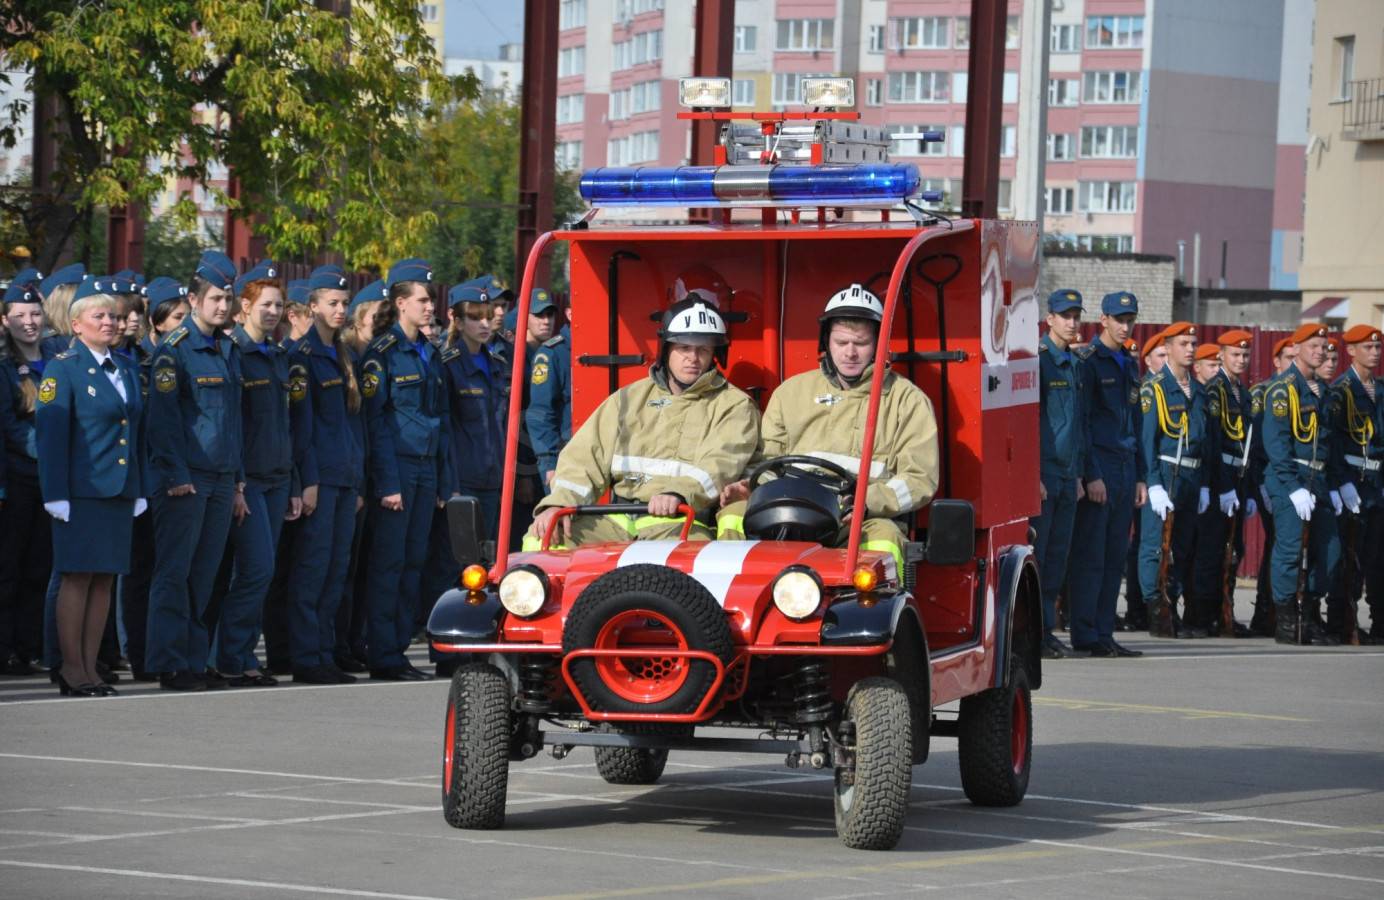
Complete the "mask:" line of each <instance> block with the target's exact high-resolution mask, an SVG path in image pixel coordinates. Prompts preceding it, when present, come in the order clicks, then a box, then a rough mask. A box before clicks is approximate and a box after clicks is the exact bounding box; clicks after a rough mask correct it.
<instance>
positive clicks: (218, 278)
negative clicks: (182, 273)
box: [193, 250, 235, 290]
mask: <svg viewBox="0 0 1384 900" xmlns="http://www.w3.org/2000/svg"><path fill="white" fill-rule="evenodd" d="M193 274H195V275H196V276H197V277H198V278H200V279H202V280H203V281H205V282H206V283H207V284H210V285H211V286H212V287H215V288H221V289H223V290H228V289H230V288H231V287H233V286H234V285H235V263H233V262H231V258H230V257H229V256H227V255H226V254H224V253H222V252H221V251H220V250H206V251H204V252H203V253H202V258H201V259H199V260H198V261H197V269H196V271H195V272H194V273H193Z"/></svg>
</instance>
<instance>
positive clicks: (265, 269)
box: [235, 259, 279, 297]
mask: <svg viewBox="0 0 1384 900" xmlns="http://www.w3.org/2000/svg"><path fill="white" fill-rule="evenodd" d="M278 278H279V267H278V265H277V264H276V263H275V262H274V260H272V259H262V260H260V261H259V262H258V263H256V264H255V265H254V266H253V267H252V268H251V269H250V271H248V272H246V273H245V274H244V275H241V276H240V277H239V278H237V279H236V280H235V295H236V296H237V297H239V296H240V295H241V293H242V292H244V290H245V288H246V286H247V285H249V284H250V283H251V282H254V281H275V280H277V279H278Z"/></svg>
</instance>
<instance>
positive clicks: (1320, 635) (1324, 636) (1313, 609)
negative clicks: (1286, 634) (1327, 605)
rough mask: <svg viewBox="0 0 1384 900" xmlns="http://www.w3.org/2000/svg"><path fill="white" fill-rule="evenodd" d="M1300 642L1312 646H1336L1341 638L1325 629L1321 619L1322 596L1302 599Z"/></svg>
mask: <svg viewBox="0 0 1384 900" xmlns="http://www.w3.org/2000/svg"><path fill="white" fill-rule="evenodd" d="M1302 607H1303V617H1302V642H1303V643H1304V644H1311V645H1312V646H1313V647H1338V646H1340V644H1341V639H1340V638H1339V637H1337V636H1336V635H1335V634H1332V633H1331V632H1330V631H1328V630H1327V627H1326V623H1325V622H1323V621H1322V598H1320V597H1309V598H1307V599H1305V600H1303V601H1302Z"/></svg>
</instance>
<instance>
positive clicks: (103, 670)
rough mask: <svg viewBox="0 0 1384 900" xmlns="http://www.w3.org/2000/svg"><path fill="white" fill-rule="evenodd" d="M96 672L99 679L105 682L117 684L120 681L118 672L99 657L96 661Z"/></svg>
mask: <svg viewBox="0 0 1384 900" xmlns="http://www.w3.org/2000/svg"><path fill="white" fill-rule="evenodd" d="M96 674H97V675H100V676H101V680H102V681H103V682H105V683H106V684H118V683H119V682H120V675H119V673H117V672H116V671H115V670H114V669H112V668H111V667H110V666H108V665H106V664H105V663H103V662H101V660H99V659H98V660H97V661H96Z"/></svg>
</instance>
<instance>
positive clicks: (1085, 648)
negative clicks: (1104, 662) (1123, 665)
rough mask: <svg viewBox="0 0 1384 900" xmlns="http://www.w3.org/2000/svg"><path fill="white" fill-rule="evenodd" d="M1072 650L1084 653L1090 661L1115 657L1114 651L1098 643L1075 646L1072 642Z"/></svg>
mask: <svg viewBox="0 0 1384 900" xmlns="http://www.w3.org/2000/svg"><path fill="white" fill-rule="evenodd" d="M1072 649H1073V650H1074V651H1076V652H1078V653H1085V654H1086V655H1087V656H1089V657H1091V658H1092V659H1113V658H1114V657H1115V650H1114V649H1113V648H1112V647H1108V646H1106V645H1105V644H1103V643H1101V642H1100V641H1097V642H1096V643H1094V644H1077V643H1075V642H1074V643H1073V644H1072Z"/></svg>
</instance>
